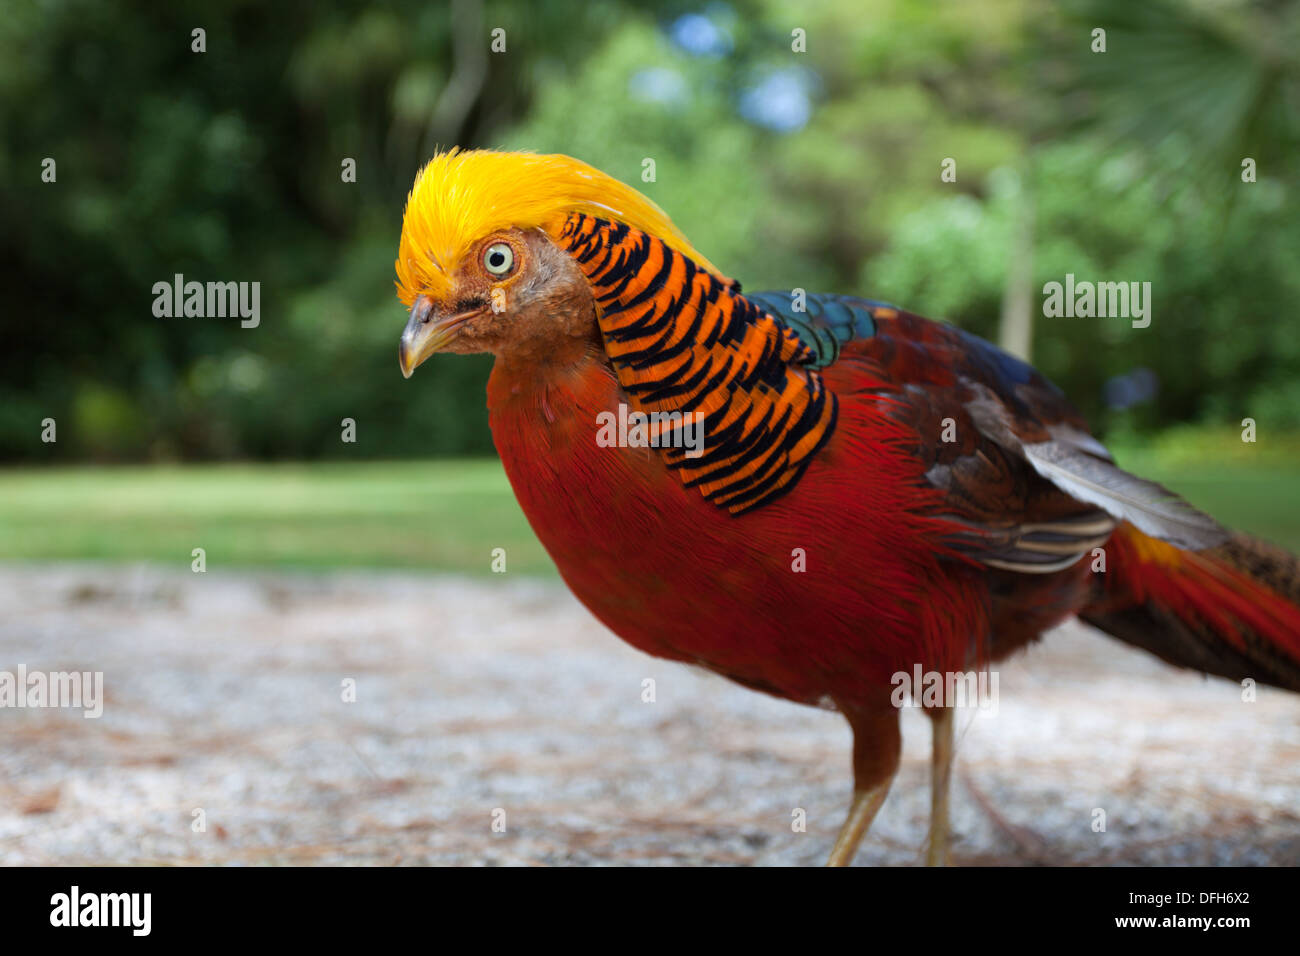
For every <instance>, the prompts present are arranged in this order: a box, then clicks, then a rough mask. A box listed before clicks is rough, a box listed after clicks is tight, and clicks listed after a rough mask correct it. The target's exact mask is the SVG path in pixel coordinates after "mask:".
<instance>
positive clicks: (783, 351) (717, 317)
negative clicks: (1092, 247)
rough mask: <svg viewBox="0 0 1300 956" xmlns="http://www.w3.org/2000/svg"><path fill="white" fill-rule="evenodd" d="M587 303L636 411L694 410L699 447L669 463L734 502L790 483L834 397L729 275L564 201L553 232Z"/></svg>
mask: <svg viewBox="0 0 1300 956" xmlns="http://www.w3.org/2000/svg"><path fill="white" fill-rule="evenodd" d="M556 241H557V244H558V245H559V246H560V247H561V248H563V249H565V250H566V251H567V252H568V253H569V255H571V256H572V257H573V259H574V261H575V262H576V263H577V264H578V268H579V269H581V270H582V273H583V275H584V276H585V277H586V279H587V282H588V283H589V284H590V286H591V289H592V293H593V296H594V299H595V303H596V312H597V321H598V323H599V326H600V333H601V339H602V343H603V351H604V354H605V355H606V356H607V357H608V360H609V367H610V368H612V371H613V374H614V376H615V377H616V378H617V381H618V384H619V385H620V386H621V387H622V390H623V392H624V393H625V394H626V395H627V396H628V401H629V403H630V404H631V405H632V406H633V407H634V409H635V410H636V411H639V412H643V413H646V414H650V415H661V416H662V415H672V414H677V415H690V416H695V417H697V421H698V423H699V424H700V425H701V426H702V428H703V431H704V451H703V454H702V455H699V456H694V455H688V454H687V451H688V449H687V448H686V447H684V446H683V447H668V448H663V449H661V451H662V454H663V455H664V458H665V460H666V462H667V464H668V466H669V468H672V469H674V470H675V471H676V472H677V474H678V475H679V476H680V477H681V478H682V480H683V481H684V482H686V483H687V484H690V485H694V486H697V487H698V488H699V490H700V491H701V492H702V493H703V495H704V496H705V498H707V499H709V500H710V501H712V502H713V503H714V504H716V505H719V506H720V507H724V508H726V509H727V510H728V511H731V512H732V513H737V514H738V513H740V512H743V511H747V510H749V509H751V508H755V507H758V506H760V505H762V504H764V503H766V502H768V501H770V500H772V499H773V498H775V497H776V496H777V495H779V494H782V493H783V492H785V491H788V490H789V489H790V488H792V487H793V486H794V483H795V482H796V481H797V480H798V479H799V477H800V475H802V474H803V471H804V469H805V468H807V466H808V464H809V462H811V461H812V458H813V456H814V455H815V454H816V453H817V451H818V450H819V449H820V448H821V447H822V445H823V444H824V443H825V441H826V440H827V439H828V438H829V437H830V434H831V432H832V431H833V429H834V426H835V417H836V410H837V404H836V399H835V396H834V395H833V394H831V393H830V392H829V391H828V390H827V389H826V387H825V385H824V383H823V381H822V379H821V376H820V375H818V374H816V373H815V372H814V371H812V370H810V369H809V368H807V367H806V365H807V364H808V363H810V362H811V361H812V360H813V358H814V356H813V353H812V352H811V351H810V350H809V348H808V347H807V346H806V345H805V344H804V343H803V342H802V341H801V340H800V339H799V337H798V336H797V335H795V334H794V332H792V331H791V330H790V329H789V328H787V327H786V326H785V325H784V324H783V323H782V322H780V321H779V320H778V319H776V318H775V317H773V316H771V315H769V314H768V313H766V312H764V311H763V310H762V309H760V308H758V307H757V306H756V305H754V304H753V303H752V302H750V301H749V300H748V299H746V298H745V297H744V296H743V295H741V294H740V291H739V287H738V286H736V284H735V283H732V282H730V281H729V280H724V279H722V278H720V277H718V276H716V275H714V274H713V273H712V272H709V271H708V270H706V269H704V268H701V267H700V266H699V265H697V264H696V263H695V262H693V261H692V260H691V259H689V258H688V257H686V256H685V255H682V254H681V253H680V252H678V251H676V250H675V249H673V248H672V247H670V246H669V245H668V244H667V243H665V242H663V241H662V240H660V239H657V238H655V237H654V236H650V235H647V234H646V233H644V232H640V231H638V230H636V229H633V228H631V227H629V226H627V225H624V224H623V223H617V222H610V221H608V220H604V219H597V218H595V217H593V216H588V215H585V214H583V213H577V212H575V213H573V214H571V215H570V216H569V218H568V219H567V220H566V222H565V224H564V227H563V229H562V230H561V232H560V234H559V236H558V237H557V240H556Z"/></svg>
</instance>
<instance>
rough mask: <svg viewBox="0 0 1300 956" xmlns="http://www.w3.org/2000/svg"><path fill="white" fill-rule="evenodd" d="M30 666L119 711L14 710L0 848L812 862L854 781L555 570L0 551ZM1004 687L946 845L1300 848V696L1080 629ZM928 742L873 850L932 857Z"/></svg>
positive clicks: (792, 721) (920, 724) (1080, 860)
mask: <svg viewBox="0 0 1300 956" xmlns="http://www.w3.org/2000/svg"><path fill="white" fill-rule="evenodd" d="M19 664H23V665H25V666H26V667H27V668H28V670H29V671H36V670H43V671H61V670H95V671H103V673H104V691H105V704H104V711H103V715H102V717H100V718H99V719H84V718H83V717H82V716H81V713H80V712H79V711H73V710H68V709H31V708H27V709H18V708H6V709H0V863H5V864H71V863H76V864H108V863H131V864H159V863H162V864H196V863H215V864H235V865H252V864H324V863H328V864H470V865H473V864H480V865H482V864H488V865H491V864H534V865H535V864H540V865H557V864H558V865H569V864H578V865H598V864H745V865H748V864H760V865H762V864H766V865H778V864H820V863H821V862H822V861H823V860H824V859H825V856H826V853H827V851H828V850H829V848H830V845H831V842H832V840H833V838H834V834H835V831H836V829H837V828H838V826H839V823H840V820H841V817H842V815H843V813H844V811H845V809H846V807H847V801H848V796H849V790H850V783H851V782H850V774H849V769H848V752H849V733H848V729H847V725H845V724H844V722H843V720H842V719H841V718H840V717H839V716H837V715H836V714H834V713H830V712H826V711H819V710H814V709H810V708H803V707H798V706H795V705H793V704H788V703H785V702H782V701H777V700H772V699H769V698H767V697H764V696H761V695H758V694H754V693H752V692H749V691H746V690H743V689H741V688H739V687H735V686H733V685H731V684H729V683H727V682H726V681H724V680H722V679H720V678H716V677H713V676H711V675H709V674H707V673H705V672H702V671H698V670H694V669H691V668H687V667H683V666H681V665H677V664H669V663H666V662H661V661H657V660H654V659H652V658H648V657H646V656H644V655H642V654H640V653H638V652H637V651H634V650H632V649H631V648H629V647H626V646H624V645H623V644H622V643H621V642H620V641H618V640H617V639H616V638H614V637H613V636H612V635H610V634H609V633H608V632H607V631H606V630H605V629H604V628H603V627H601V626H600V625H599V624H598V623H596V622H595V621H594V620H593V619H592V618H591V617H590V616H588V615H587V613H586V612H585V611H584V610H583V609H582V608H581V607H580V606H579V605H578V604H577V602H576V601H574V600H573V598H571V597H570V596H569V595H568V593H567V592H566V591H564V590H563V588H562V587H561V586H560V585H558V584H552V583H545V582H537V581H529V580H521V579H512V578H508V577H504V576H503V577H500V578H493V579H490V580H460V579H451V578H440V577H419V576H412V575H388V574H384V575H380V574H368V573H348V574H338V575H332V576H326V577H320V576H295V575H286V574H281V573H276V574H252V573H249V574H239V575H226V574H221V573H217V572H209V573H207V574H202V575H198V574H192V573H188V572H180V573H173V572H164V571H160V570H158V569H150V568H107V567H99V566H91V565H85V566H81V565H59V566H50V567H40V568H37V567H27V566H9V567H0V671H4V670H8V671H11V672H13V671H16V670H17V667H18V665H19ZM647 678H652V679H654V681H655V682H656V683H655V692H656V694H655V696H656V700H655V701H654V702H652V703H646V702H643V701H642V682H643V681H644V680H645V679H647ZM346 679H352V680H355V682H356V683H355V687H356V700H355V702H344V700H343V699H342V698H343V696H344V691H343V682H344V681H345V680H346ZM999 691H1000V700H999V708H998V712H997V713H996V714H975V713H973V712H969V711H967V712H966V713H965V714H964V715H963V716H962V717H960V718H959V731H958V733H959V743H958V765H957V766H958V769H957V777H956V781H955V784H954V793H953V804H954V806H953V820H954V828H955V830H956V837H955V844H954V850H953V863H954V864H958V865H960V864H989V863H996V864H1048V865H1051V864H1111V863H1123V864H1152V865H1159V864H1229V863H1235V864H1243V863H1244V864H1264V863H1272V864H1283V863H1285V864H1296V863H1297V862H1300V815H1298V813H1300V698H1297V697H1293V696H1290V695H1286V694H1283V693H1281V692H1275V691H1270V690H1268V689H1262V690H1260V691H1259V696H1258V700H1256V701H1255V702H1254V703H1243V702H1242V701H1241V693H1240V689H1239V688H1238V687H1237V686H1235V685H1233V684H1230V683H1227V682H1223V681H1217V680H1206V679H1203V678H1200V677H1198V676H1196V675H1192V674H1188V673H1184V672H1180V671H1175V670H1173V669H1171V668H1169V667H1166V666H1165V665H1163V664H1161V663H1160V662H1158V661H1156V660H1154V659H1152V658H1149V657H1147V656H1146V655H1143V654H1141V653H1140V652H1137V651H1132V650H1129V649H1128V648H1126V647H1124V646H1122V645H1119V644H1117V643H1115V642H1113V641H1111V640H1109V639H1108V638H1105V637H1103V636H1101V635H1099V634H1097V633H1096V632H1093V631H1090V630H1088V629H1086V628H1084V627H1082V626H1079V625H1071V626H1068V627H1065V628H1062V629H1060V630H1058V631H1057V632H1055V633H1054V634H1052V635H1050V636H1049V637H1048V638H1047V640H1046V641H1045V642H1043V644H1041V645H1040V646H1038V647H1035V648H1032V649H1031V650H1030V651H1029V652H1027V653H1026V654H1023V655H1021V656H1020V657H1018V658H1016V659H1015V660H1014V661H1012V662H1010V663H1007V664H1004V665H1002V666H1001V667H1000V669H999ZM928 755H929V725H928V722H927V721H926V720H925V719H924V718H923V717H921V716H919V715H918V714H917V713H916V712H914V711H913V712H908V713H906V714H905V716H904V756H903V765H902V769H901V771H900V773H899V776H898V779H897V781H896V782H895V785H894V790H893V793H892V794H891V796H890V798H889V801H888V802H887V803H886V805H885V807H884V810H883V811H882V812H881V815H880V817H879V818H878V820H877V822H876V825H875V827H874V828H873V830H872V832H871V833H870V834H869V836H868V838H867V840H866V842H865V843H864V845H863V849H862V851H861V853H860V855H859V859H858V862H859V864H915V863H918V862H919V861H920V860H921V859H922V856H923V844H924V838H925V829H926V825H927V824H926V821H927V812H928V791H927V773H928V759H929V758H928ZM1095 808H1101V809H1103V810H1105V812H1106V824H1107V825H1106V831H1105V832H1104V833H1098V832H1094V831H1093V829H1092V821H1093V819H1094V809H1095ZM197 809H201V810H202V811H203V819H204V821H205V823H206V826H205V828H204V829H203V830H202V831H201V832H196V831H195V828H194V821H195V817H194V811H195V810H197ZM796 809H802V810H803V811H805V812H806V818H807V828H806V832H795V831H794V828H793V827H792V818H793V817H792V814H793V812H794V811H795V810H796ZM502 812H504V822H505V832H494V830H493V820H494V816H495V819H497V820H500V819H501V816H502Z"/></svg>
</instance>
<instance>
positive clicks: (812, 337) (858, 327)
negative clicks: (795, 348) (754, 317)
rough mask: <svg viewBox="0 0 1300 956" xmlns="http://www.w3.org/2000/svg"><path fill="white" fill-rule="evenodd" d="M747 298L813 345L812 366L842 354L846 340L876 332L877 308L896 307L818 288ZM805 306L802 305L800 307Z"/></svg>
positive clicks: (819, 366)
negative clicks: (819, 290) (827, 292)
mask: <svg viewBox="0 0 1300 956" xmlns="http://www.w3.org/2000/svg"><path fill="white" fill-rule="evenodd" d="M745 298H747V299H749V301H751V302H753V303H754V304H755V305H756V306H758V307H759V308H760V309H762V310H763V311H764V312H767V313H769V314H771V315H772V316H773V317H775V318H778V319H780V320H781V321H782V322H784V323H785V324H786V325H787V326H789V327H790V330H791V331H792V332H794V333H795V335H797V336H799V338H800V340H802V341H803V343H804V344H805V345H806V346H808V348H810V349H812V351H813V352H814V354H815V355H816V358H815V360H813V361H812V362H809V363H808V365H810V366H811V367H812V368H825V367H826V366H827V365H830V364H831V363H832V362H834V361H835V360H836V359H837V358H839V355H840V349H841V348H842V347H843V346H844V344H845V343H846V342H850V341H852V340H854V339H867V338H871V337H872V336H873V335H875V334H876V319H875V316H874V311H875V310H876V309H891V310H892V309H893V306H890V305H887V304H886V303H884V302H875V301H873V300H871V299H860V298H858V297H856V296H851V295H828V294H821V293H816V292H809V293H802V292H801V293H795V292H751V293H746V294H745ZM800 306H802V308H800Z"/></svg>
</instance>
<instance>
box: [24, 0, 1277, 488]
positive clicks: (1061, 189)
mask: <svg viewBox="0 0 1300 956" xmlns="http://www.w3.org/2000/svg"><path fill="white" fill-rule="evenodd" d="M1298 8H1300V5H1297V4H1295V3H1291V2H1277V0H1145V2H1142V3H1132V2H1129V0H1077V2H1066V3H1051V2H1048V0H963V2H960V3H955V2H954V3H947V4H935V3H933V2H930V0H825V2H820V3H816V4H804V3H798V2H794V0H730V2H714V0H695V2H663V3H658V4H644V3H636V4H634V3H625V2H618V0H611V2H604V3H586V2H571V3H569V2H547V3H536V2H531V0H487V2H479V0H455V2H451V3H440V2H429V0H418V2H417V0H396V2H389V3H383V4H376V3H338V4H331V5H325V4H315V3H307V2H302V0H299V2H284V3H278V4H262V3H254V2H245V0H225V2H217V3H212V2H205V3H197V2H178V3H174V4H170V5H166V6H163V5H158V4H154V3H147V2H144V0H138V2H125V0H124V2H119V3H114V4H101V3H94V2H91V0H43V2H30V0H16V2H14V3H10V4H8V5H7V6H6V12H5V16H4V17H2V18H0V127H2V128H3V137H4V150H3V153H2V154H0V190H3V202H2V203H0V226H2V228H0V243H2V244H3V256H0V273H2V274H3V277H4V283H3V287H4V300H3V302H4V304H3V309H0V316H2V317H0V323H3V333H4V340H5V343H6V347H5V349H4V350H3V353H0V457H2V458H4V459H7V460H10V461H23V462H32V463H36V462H45V461H60V460H62V461H96V462H123V461H139V462H150V461H153V462H165V461H178V460H224V459H238V460H248V459H306V458H342V457H346V458H357V457H374V458H395V457H410V456H428V455H467V454H483V453H490V451H491V438H490V435H489V432H488V430H487V427H486V413H485V411H484V409H483V404H484V398H483V384H484V381H485V379H486V376H487V372H488V369H489V366H490V360H488V359H485V358H479V359H470V360H466V359H464V358H456V357H440V358H437V359H435V360H433V361H432V362H431V363H430V365H429V366H428V367H427V369H425V370H422V372H421V374H420V375H419V376H417V377H416V378H415V379H413V380H412V381H411V382H404V381H403V380H402V378H401V376H400V374H399V373H398V370H397V362H396V344H397V337H398V334H399V333H400V331H401V328H402V325H403V323H404V319H405V316H404V314H403V311H402V308H401V306H400V305H399V304H398V302H397V300H396V298H395V296H394V294H393V287H392V282H393V259H394V257H395V253H396V246H397V238H398V234H399V230H400V224H401V214H402V205H403V202H404V200H405V196H406V192H407V190H408V189H409V187H410V183H411V181H412V179H413V177H414V175H415V172H416V170H417V169H418V167H419V166H420V164H421V163H422V162H423V161H424V160H425V159H427V158H428V156H429V155H430V154H431V153H432V152H433V150H434V149H435V147H437V146H439V145H443V146H449V145H453V144H460V145H462V146H476V145H478V146H500V147H510V148H528V149H534V150H538V151H543V152H551V151H556V152H565V153H570V154H572V155H575V156H578V157H580V158H582V159H584V160H586V161H588V162H590V163H592V164H594V165H596V166H598V167H600V168H602V169H604V170H606V171H607V172H609V173H611V174H612V175H614V176H616V177H618V178H621V179H623V180H625V181H628V182H631V183H633V184H634V185H636V186H638V187H639V188H641V189H643V190H644V191H645V192H646V193H647V194H648V195H650V196H651V198H653V199H654V200H655V201H656V202H658V203H659V204H660V205H661V206H663V207H664V208H665V209H666V210H668V212H669V213H670V214H671V215H672V216H673V217H674V219H675V220H676V221H677V222H678V224H679V225H680V226H681V227H682V228H683V229H684V230H685V231H686V233H687V234H688V235H690V236H691V237H692V240H693V241H694V243H695V244H696V245H697V246H698V247H699V248H701V249H702V250H704V251H705V252H706V253H707V254H708V255H709V256H710V257H711V258H712V259H713V261H714V262H716V263H717V264H718V265H719V266H720V267H722V268H723V269H724V270H726V271H727V272H729V273H730V274H731V275H735V276H737V277H740V278H741V279H742V280H743V281H744V283H745V285H746V287H748V288H752V289H761V288H792V287H795V286H799V287H804V288H808V289H816V290H828V291H841V292H855V293H859V294H864V295H869V296H871V297H874V298H879V299H885V300H889V301H893V302H896V303H898V304H899V305H902V306H904V307H906V308H909V309H911V310H913V311H917V312H921V313H923V314H926V315H930V316H932V317H936V318H945V319H949V320H951V321H953V322H956V323H958V324H960V325H962V326H965V327H968V328H970V329H972V330H974V331H976V332H977V333H980V334H982V335H985V336H986V337H989V338H991V339H993V340H995V341H996V340H998V339H1002V340H1003V341H1004V342H1006V343H1008V344H1009V345H1010V346H1012V347H1014V348H1017V349H1020V350H1022V351H1023V350H1027V349H1029V348H1030V347H1032V358H1033V360H1034V361H1035V363H1036V364H1038V365H1039V366H1040V367H1041V368H1042V369H1043V370H1044V371H1045V372H1046V373H1047V374H1048V375H1049V376H1050V377H1051V378H1052V379H1053V380H1055V381H1056V382H1057V383H1058V384H1059V385H1061V386H1062V387H1063V388H1064V389H1065V390H1066V392H1067V393H1068V394H1069V395H1070V396H1071V397H1072V398H1073V399H1074V400H1075V401H1076V402H1077V404H1079V406H1080V407H1081V408H1083V410H1084V411H1085V413H1086V414H1087V415H1088V416H1089V417H1090V418H1091V420H1092V421H1093V422H1094V424H1095V425H1096V426H1097V427H1098V428H1099V429H1100V430H1102V431H1103V432H1104V433H1106V434H1109V435H1111V436H1112V437H1114V436H1119V437H1121V438H1123V437H1125V436H1127V438H1128V439H1129V440H1133V439H1134V437H1135V436H1136V437H1141V436H1145V435H1148V434H1151V433H1153V432H1154V431H1155V430H1156V429H1163V428H1166V427H1167V426H1170V425H1172V424H1174V423H1199V424H1201V425H1204V426H1209V427H1216V426H1217V427H1219V428H1222V429H1225V430H1226V429H1229V428H1231V429H1234V430H1233V431H1232V432H1231V434H1232V435H1233V436H1235V435H1236V430H1239V428H1240V420H1241V419H1242V418H1244V417H1247V416H1249V417H1253V418H1255V419H1256V420H1257V421H1258V422H1259V423H1260V426H1259V427H1260V429H1261V432H1262V433H1263V434H1266V435H1267V434H1269V433H1272V434H1278V433H1280V432H1282V431H1283V430H1285V429H1295V428H1300V310H1298V309H1297V304H1298V303H1300V267H1298V266H1300V215H1298V214H1297V213H1300V195H1298V193H1297V186H1298V184H1300V176H1298V175H1297V173H1300V149H1297V145H1298V144H1300V119H1297V117H1298V116H1300V9H1298ZM195 27H202V28H203V29H204V30H206V44H207V52H206V53H202V54H199V53H194V52H191V30H192V29H193V28H195ZM1097 27H1101V28H1104V29H1106V31H1107V35H1106V46H1107V48H1106V52H1105V53H1094V52H1092V46H1093V42H1094V41H1093V37H1092V30H1093V29H1094V28H1097ZM495 28H502V29H504V30H505V37H506V52H504V53H492V52H491V51H490V49H489V43H490V36H489V34H490V31H491V30H493V29H495ZM796 28H798V29H802V30H803V31H805V32H806V44H807V52H806V53H795V52H792V49H791V42H792V40H791V31H792V30H794V29H796ZM45 157H52V158H54V159H55V160H56V162H57V182H56V183H53V184H49V183H43V182H42V181H41V177H40V174H41V168H42V165H41V164H42V160H43V159H44V158H45ZM348 157H350V158H353V159H355V160H356V164H357V181H356V182H355V183H346V182H343V181H342V179H341V176H340V170H341V163H342V162H343V160H344V159H345V158H348ZM949 157H951V158H953V159H955V161H956V170H957V181H956V182H955V183H945V182H942V181H941V180H940V164H941V162H942V161H943V160H944V159H945V158H949ZM1245 157H1250V158H1252V159H1254V160H1255V162H1256V165H1257V181H1256V182H1254V183H1243V182H1242V178H1241V171H1242V169H1241V163H1242V160H1243V158H1245ZM646 158H652V159H654V160H655V164H656V181H655V182H652V183H644V182H642V180H641V172H642V168H643V166H642V163H643V160H644V159H646ZM175 273H183V274H184V275H185V277H186V279H187V280H188V279H195V280H199V281H208V280H222V281H231V280H235V281H241V280H242V281H254V280H256V281H259V282H260V283H261V312H262V318H261V325H260V326H259V327H258V328H256V329H242V328H240V325H239V322H238V320H237V319H219V318H156V317H155V316H154V315H153V312H152V304H153V293H152V287H153V284H154V283H155V282H159V281H170V280H171V278H172V276H173V275H174V274H175ZM1066 273H1073V274H1074V275H1075V276H1076V277H1077V278H1078V279H1080V280H1094V281H1096V280H1113V281H1146V282H1150V283H1151V284H1152V289H1153V299H1154V302H1153V313H1152V316H1153V318H1152V322H1151V326H1150V328H1148V329H1144V330H1139V329H1132V328H1131V327H1129V323H1128V322H1127V321H1125V320H1122V319H1118V320H1117V319H1084V318H1073V319H1071V318H1056V319H1051V318H1043V317H1042V314H1041V302H1042V291H1041V290H1042V286H1043V284H1044V283H1045V282H1048V281H1062V280H1063V279H1064V276H1065V275H1066ZM1017 323H1018V324H1017ZM47 417H51V418H54V419H56V421H57V422H58V428H59V432H58V438H59V440H58V442H57V444H44V443H42V442H41V441H40V430H41V426H40V423H41V421H42V419H45V418H47ZM343 418H353V419H355V420H356V422H357V434H358V441H357V443H356V444H354V445H352V444H344V443H342V442H341V441H340V440H339V435H340V425H339V423H340V420H341V419H343ZM1237 444H1240V442H1237Z"/></svg>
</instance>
